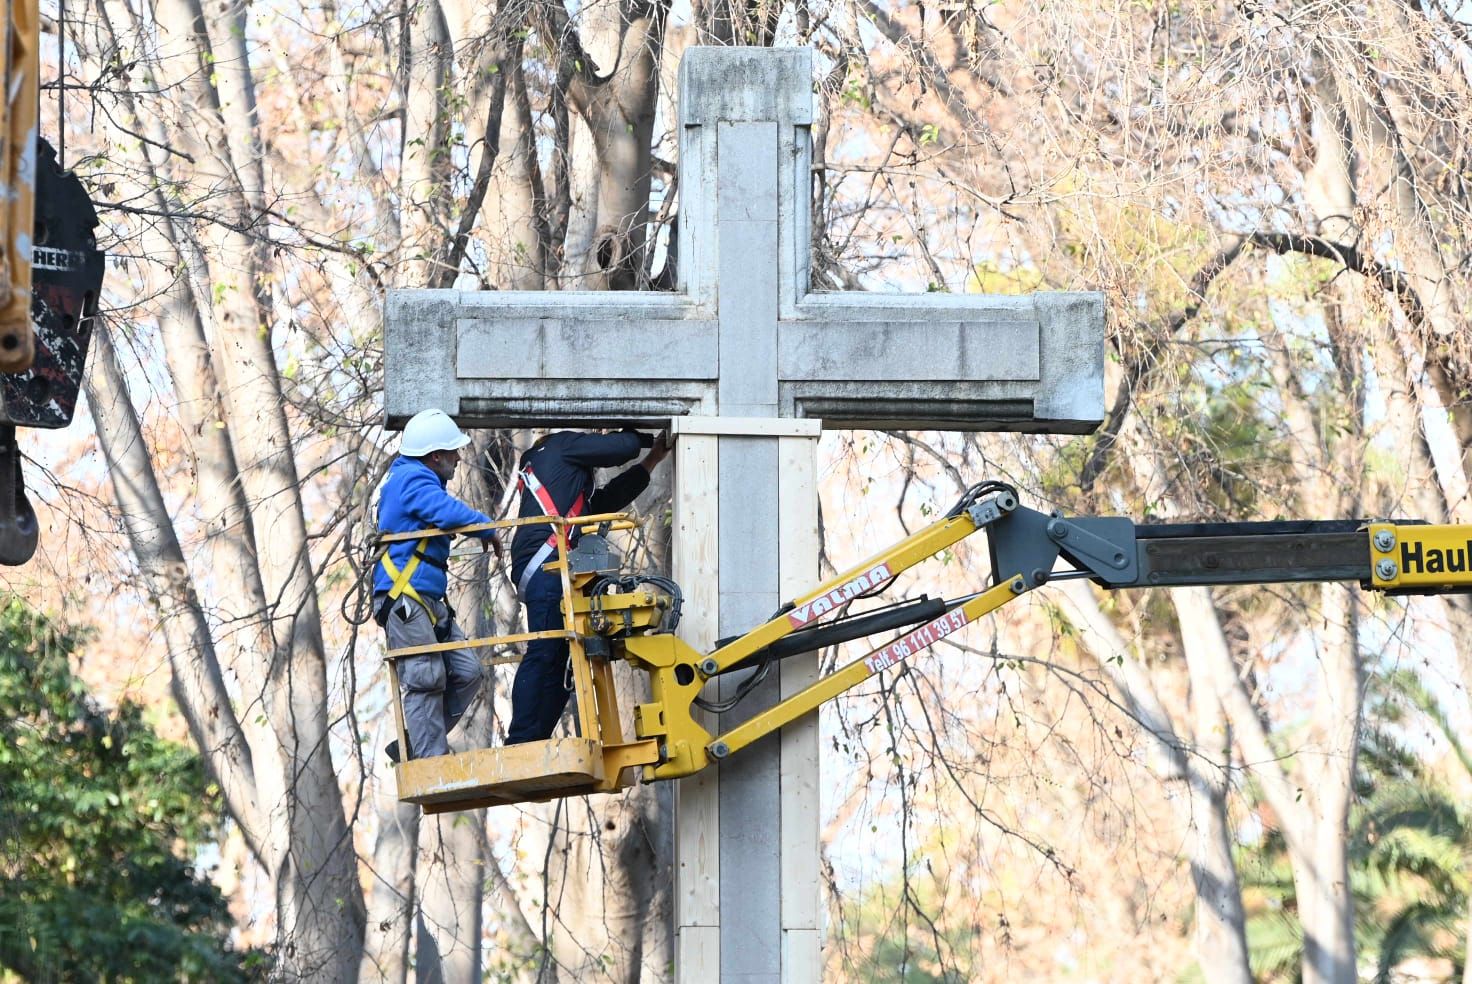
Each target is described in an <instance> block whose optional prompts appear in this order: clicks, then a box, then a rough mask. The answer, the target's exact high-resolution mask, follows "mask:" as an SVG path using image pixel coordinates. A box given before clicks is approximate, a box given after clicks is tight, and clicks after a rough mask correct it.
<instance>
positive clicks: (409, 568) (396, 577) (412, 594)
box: [379, 540, 439, 625]
mask: <svg viewBox="0 0 1472 984" xmlns="http://www.w3.org/2000/svg"><path fill="white" fill-rule="evenodd" d="M423 545H424V541H423V540H420V541H419V546H420V547H422V546H423ZM419 557H420V554H419V547H416V548H415V549H414V553H413V554H411V555H410V556H409V562H408V563H407V564H405V565H404V569H403V570H402V571H401V570H399V566H398V565H397V564H395V563H394V562H393V560H391V559H390V558H389V555H388V548H387V547H384V548H383V556H382V557H380V558H379V563H381V564H383V569H384V571H386V572H387V573H388V576H389V577H390V578H392V579H393V582H394V586H393V587H391V588H389V589H388V600H389V604H393V603H394V602H395V601H398V600H399V598H400V596H406V597H408V598H409V599H410V600H411V601H414V602H416V603H417V604H418V605H419V607H420V608H423V609H424V613H425V614H426V615H428V616H429V624H430V625H438V624H439V619H437V618H435V615H434V609H433V608H432V607H430V606H429V605H428V604H426V603H425V601H424V599H423V598H422V597H420V595H419V592H418V591H415V590H414V585H412V584H410V583H409V579H410V578H412V577H413V576H414V572H415V571H416V570H418V569H419Z"/></svg>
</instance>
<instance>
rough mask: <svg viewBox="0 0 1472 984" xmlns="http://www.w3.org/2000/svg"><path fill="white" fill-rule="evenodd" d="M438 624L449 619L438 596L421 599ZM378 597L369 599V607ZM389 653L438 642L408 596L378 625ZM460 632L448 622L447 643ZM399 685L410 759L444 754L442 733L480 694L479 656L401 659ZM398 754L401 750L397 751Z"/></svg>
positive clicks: (455, 653) (463, 652)
mask: <svg viewBox="0 0 1472 984" xmlns="http://www.w3.org/2000/svg"><path fill="white" fill-rule="evenodd" d="M425 600H426V601H427V602H428V603H429V605H430V607H431V608H433V609H434V617H435V618H436V619H438V620H440V621H441V622H443V620H445V619H448V618H451V616H450V610H449V608H447V607H446V606H445V603H444V602H443V601H441V600H440V599H437V598H427V599H425ZM382 603H383V596H382V595H380V596H378V597H376V598H374V608H375V611H376V610H377V606H378V605H380V604H382ZM383 630H384V633H385V634H386V635H387V637H388V648H389V649H404V648H407V647H409V646H428V645H431V644H433V643H435V642H438V641H439V640H437V639H436V638H435V634H434V625H433V624H432V623H431V622H430V620H429V616H428V615H427V614H425V611H424V609H423V608H422V607H421V606H420V605H419V604H418V603H416V602H414V601H411V600H410V599H408V598H400V599H399V600H398V601H397V602H395V603H394V607H393V611H391V612H389V615H388V622H387V623H386V624H385V625H384V627H383ZM464 638H465V633H464V632H462V631H461V629H460V626H459V625H458V624H456V623H455V622H454V621H453V619H452V620H451V622H450V635H449V639H450V640H455V641H459V640H463V639H464ZM398 664H399V666H398V668H399V687H400V688H401V690H402V692H403V695H404V731H405V732H407V733H408V735H409V757H411V758H430V757H431V756H434V755H448V754H449V753H450V746H449V743H448V742H446V741H445V734H446V733H447V732H448V731H449V730H450V729H451V728H453V727H455V725H456V723H457V722H459V720H460V718H461V716H462V715H463V714H464V713H465V709H466V708H467V707H469V706H470V702H471V700H473V699H474V698H475V695H476V692H477V691H479V690H480V684H481V667H480V658H479V657H478V656H476V655H475V653H474V652H472V651H471V650H469V649H451V650H447V651H445V652H440V653H424V654H423V655H421V656H405V657H403V658H402V659H400V660H399V661H398ZM400 754H401V755H402V754H403V752H402V751H401V752H400Z"/></svg>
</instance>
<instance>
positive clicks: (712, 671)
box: [700, 656, 721, 676]
mask: <svg viewBox="0 0 1472 984" xmlns="http://www.w3.org/2000/svg"><path fill="white" fill-rule="evenodd" d="M720 668H721V664H719V663H717V662H716V661H715V660H713V659H711V658H710V657H709V656H707V657H706V658H705V659H703V660H701V661H700V672H701V673H704V674H705V675H706V676H715V675H716V670H719V669H720Z"/></svg>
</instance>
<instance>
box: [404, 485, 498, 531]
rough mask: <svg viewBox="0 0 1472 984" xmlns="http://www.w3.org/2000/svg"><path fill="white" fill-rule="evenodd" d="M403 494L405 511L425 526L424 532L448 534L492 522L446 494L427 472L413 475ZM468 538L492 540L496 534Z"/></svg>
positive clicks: (442, 487) (487, 517) (483, 514)
mask: <svg viewBox="0 0 1472 984" xmlns="http://www.w3.org/2000/svg"><path fill="white" fill-rule="evenodd" d="M402 494H403V497H404V511H405V512H407V513H408V514H409V515H410V516H413V517H414V518H415V519H417V520H419V521H420V522H421V523H422V524H424V527H425V528H434V529H440V530H450V529H455V528H456V527H459V526H474V525H476V524H478V523H489V522H491V521H492V520H491V517H489V516H487V515H486V514H485V513H482V512H478V511H477V510H475V509H472V508H470V507H469V506H467V505H466V504H465V503H463V502H461V501H460V500H459V499H457V498H455V497H454V496H453V495H451V494H450V493H448V492H446V491H445V489H444V486H442V485H440V482H439V479H437V478H435V476H434V473H433V472H431V471H429V469H427V468H426V469H425V470H424V473H423V474H422V475H421V474H416V475H413V476H411V477H409V478H408V479H406V480H405V482H404V488H403V493H402ZM468 535H469V536H474V537H479V538H480V539H482V540H493V539H494V538H495V530H479V531H477V532H475V533H471V534H468Z"/></svg>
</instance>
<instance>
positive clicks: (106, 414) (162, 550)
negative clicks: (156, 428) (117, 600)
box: [86, 323, 269, 857]
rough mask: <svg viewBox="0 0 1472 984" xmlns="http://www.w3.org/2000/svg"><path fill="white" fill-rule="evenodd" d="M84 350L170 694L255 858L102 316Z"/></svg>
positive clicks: (187, 596) (254, 832)
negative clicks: (159, 633)
mask: <svg viewBox="0 0 1472 984" xmlns="http://www.w3.org/2000/svg"><path fill="white" fill-rule="evenodd" d="M92 350H93V352H92V361H91V369H90V371H89V373H88V376H87V379H86V389H87V399H88V402H89V404H90V405H91V408H92V416H93V420H94V421H95V422H96V426H97V439H98V442H99V443H100V444H101V446H102V454H103V459H104V460H105V461H106V462H107V467H108V474H109V475H110V477H111V478H112V486H113V492H114V494H115V495H116V496H117V501H118V510H119V512H121V513H122V517H123V523H124V526H125V528H126V529H127V531H128V540H129V542H130V543H131V544H132V547H133V555H134V557H135V558H136V559H137V561H138V567H139V570H140V571H141V572H142V574H143V577H144V579H145V582H146V585H147V590H148V598H149V601H150V602H151V603H152V604H153V606H154V608H155V610H156V611H157V612H158V616H159V624H160V626H161V627H162V629H163V632H164V638H165V640H166V643H167V649H168V653H169V668H170V670H171V671H172V675H173V677H172V679H173V693H174V699H175V701H177V703H178V704H179V709H180V711H181V712H182V713H183V715H184V719H185V720H186V721H187V722H188V724H189V731H190V736H191V737H192V738H193V739H194V742H195V745H196V747H198V748H199V750H200V753H201V754H202V755H203V757H204V760H205V762H206V763H207V764H208V766H209V768H210V771H211V772H212V773H213V774H214V776H215V779H216V781H217V782H219V784H220V789H221V791H222V794H223V796H224V800H225V808H226V809H227V810H228V812H229V813H230V815H231V816H232V817H233V818H235V820H236V822H237V823H239V824H240V829H241V833H242V834H243V835H244V837H245V841H246V844H247V845H249V846H250V848H251V850H252V851H253V852H254V853H256V855H257V856H258V857H261V856H268V855H269V851H268V849H267V846H266V845H267V841H268V832H267V831H266V829H265V823H264V821H263V817H262V813H261V810H260V806H259V803H258V801H257V799H256V794H255V783H254V779H255V776H254V768H253V764H252V761H251V754H250V749H249V748H248V747H247V746H246V744H245V739H244V738H243V736H242V734H241V730H240V724H239V722H237V721H236V719H235V712H234V710H233V708H232V707H231V703H230V697H229V695H228V694H227V693H226V691H225V681H224V680H223V679H222V678H221V676H220V673H219V665H218V663H217V661H216V659H215V651H214V643H213V641H212V639H211V638H210V631H209V624H208V622H207V621H206V619H205V615H204V611H203V610H202V609H201V608H200V605H199V599H198V598H197V597H196V596H195V593H194V586H193V581H192V580H191V578H190V576H189V569H188V567H187V565H185V563H184V554H183V551H181V550H180V549H179V541H178V538H177V537H176V536H175V535H174V525H173V522H172V520H170V518H169V512H168V509H167V507H166V506H165V504H164V498H163V495H162V493H161V492H160V491H159V487H158V482H157V480H156V479H155V477H154V473H153V462H152V461H151V460H150V459H149V456H148V444H147V443H146V442H145V441H144V439H143V430H142V428H141V427H140V426H139V423H138V416H137V413H136V411H134V409H133V404H132V401H131V400H130V399H129V397H128V391H127V384H126V383H125V382H124V379H123V372H122V369H121V367H120V366H119V365H118V359H117V353H116V351H115V350H114V349H113V345H112V337H111V335H110V334H109V332H108V329H107V326H106V324H105V323H102V324H97V325H96V327H95V328H94V329H93V333H92Z"/></svg>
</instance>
